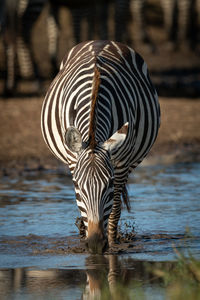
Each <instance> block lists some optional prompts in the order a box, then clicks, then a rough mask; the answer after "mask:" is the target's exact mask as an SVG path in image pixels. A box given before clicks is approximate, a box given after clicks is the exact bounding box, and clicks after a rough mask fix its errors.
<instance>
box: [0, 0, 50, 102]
mask: <svg viewBox="0 0 200 300" xmlns="http://www.w3.org/2000/svg"><path fill="white" fill-rule="evenodd" d="M46 1H47V0H6V1H4V2H3V17H2V19H3V22H2V24H1V25H2V28H1V31H2V36H3V42H4V49H5V56H6V76H5V87H4V94H5V96H11V95H13V94H14V92H15V88H16V84H17V78H16V76H17V74H16V64H17V62H16V61H17V60H16V59H18V65H19V69H20V72H21V74H22V75H23V76H24V77H31V76H33V75H34V76H35V78H36V80H37V83H38V85H39V82H40V79H41V76H40V72H39V68H38V65H37V62H36V58H35V54H34V51H33V48H32V43H31V33H32V29H33V26H34V24H35V22H36V20H37V19H38V18H39V16H40V14H41V12H42V10H43V7H44V5H45V4H46Z"/></svg>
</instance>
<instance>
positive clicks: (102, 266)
mask: <svg viewBox="0 0 200 300" xmlns="http://www.w3.org/2000/svg"><path fill="white" fill-rule="evenodd" d="M199 178H200V164H199V163H193V164H176V165H170V166H142V167H140V168H138V169H137V170H136V171H135V174H134V175H131V177H130V180H129V184H128V191H129V195H130V201H131V212H130V213H128V212H127V211H126V210H125V209H123V211H122V216H121V221H120V231H121V232H122V233H123V234H124V233H126V232H133V230H134V232H135V239H134V241H132V244H133V250H131V251H129V252H127V253H126V252H125V253H123V254H120V253H118V255H114V256H113V255H107V256H105V257H104V256H102V257H101V258H97V257H96V258H95V259H91V257H90V256H89V254H87V253H85V252H84V253H80V251H79V253H69V252H68V253H67V254H66V253H65V251H64V250H65V249H67V247H68V249H69V245H72V246H73V245H75V244H76V243H77V241H78V240H79V237H78V229H77V227H76V225H75V220H76V218H77V217H78V216H79V212H78V209H77V206H76V202H75V195H74V189H73V185H72V181H71V178H70V176H69V175H65V174H64V172H59V173H55V172H41V173H34V172H32V173H31V172H29V173H27V174H25V175H24V176H19V177H18V178H17V177H14V178H11V177H4V178H3V179H2V180H1V183H0V268H1V272H0V291H1V293H2V295H3V296H5V299H7V298H6V297H7V296H8V294H9V293H11V296H13V299H27V297H28V296H30V297H36V298H37V296H38V297H40V298H41V299H43V298H45V299H46V298H48V299H49V298H52V299H55V298H54V296H53V295H55V294H57V293H59V295H60V298H59V299H81V297H82V295H84V293H86V294H87V293H88V290H90V287H89V285H88V284H87V279H88V278H90V282H92V280H94V278H95V276H94V274H92V272H91V271H90V272H89V271H88V270H96V269H98V270H100V271H101V272H103V271H102V270H106V271H105V272H104V273H105V274H106V275H105V274H104V275H105V276H108V274H109V272H110V268H111V265H114V266H115V268H116V269H117V270H118V271H119V273H120V272H122V273H123V272H125V273H127V272H128V274H129V278H132V279H134V280H139V281H140V282H141V281H142V280H143V279H142V278H143V277H142V276H143V272H142V270H143V267H142V264H143V262H144V261H149V262H151V263H152V264H153V263H155V264H156V263H158V262H161V261H162V262H163V263H166V264H167V263H168V264H169V263H172V261H173V260H175V259H176V257H175V254H174V250H173V247H174V246H176V247H177V248H178V249H179V250H180V251H183V252H185V253H187V252H188V251H191V252H192V253H193V254H194V255H195V256H197V257H200V229H199V228H200V201H199V199H200V184H199ZM131 246H132V245H131ZM41 249H42V250H41ZM63 249H64V250H63ZM40 250H41V251H40ZM45 250H48V251H46V252H45ZM50 250H51V251H50ZM58 250H60V252H59V251H58ZM62 251H63V252H62ZM113 257H114V258H113ZM113 261H114V263H113ZM133 270H135V272H134V271H133ZM100 271H98V272H97V273H99V272H100ZM136 271H137V272H136ZM101 272H100V273H101ZM100 273H99V274H100ZM136 273H137V275H136ZM88 274H89V275H88ZM92 278H93V279H92ZM101 278H102V276H101ZM97 279H98V278H97ZM97 279H96V280H97ZM13 280H14V281H13ZM88 280H89V279H88ZM97 282H98V280H97ZM99 284H100V283H99ZM123 284H124V283H123ZM127 284H128V283H127ZM2 286H4V287H8V289H7V288H6V289H3V290H4V294H3V292H2ZM10 286H12V288H11V289H10V288H9V287H10ZM36 286H39V288H37V289H36ZM100 286H101V284H100ZM85 289H86V290H85ZM99 290H101V289H99ZM144 290H145V291H147V293H148V294H149V291H150V290H151V292H150V294H149V295H152V299H163V292H162V289H161V287H160V286H159V284H158V283H157V282H154V284H152V283H151V284H147V283H146V285H145V289H144ZM9 291H10V292H9ZM0 295H1V294H0ZM155 295H156V297H157V296H159V297H158V298H155ZM50 296H51V297H50ZM28 299H29V298H28ZM30 299H32V298H30ZM148 299H151V298H148Z"/></svg>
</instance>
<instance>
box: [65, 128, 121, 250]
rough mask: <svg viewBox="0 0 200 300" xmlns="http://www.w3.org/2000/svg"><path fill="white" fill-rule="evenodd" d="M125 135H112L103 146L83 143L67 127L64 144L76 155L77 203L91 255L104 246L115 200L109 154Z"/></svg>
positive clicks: (74, 175)
mask: <svg viewBox="0 0 200 300" xmlns="http://www.w3.org/2000/svg"><path fill="white" fill-rule="evenodd" d="M125 137H126V135H125V134H124V133H119V132H117V133H115V134H114V135H113V136H112V137H111V138H110V139H108V140H107V141H106V142H104V143H96V144H95V145H93V146H91V143H89V142H88V143H84V142H82V138H81V134H80V132H79V131H78V129H76V128H75V127H69V128H68V130H67V132H66V136H65V140H66V144H67V146H68V148H69V149H70V150H71V151H73V152H76V153H77V163H76V167H75V169H74V171H73V182H74V186H75V191H76V200H77V205H78V207H79V210H80V212H81V216H82V218H83V221H84V225H85V229H86V244H87V246H88V248H89V251H90V252H92V253H99V254H100V253H102V252H103V251H104V250H105V249H106V246H107V224H108V218H109V215H110V213H111V210H112V206H113V198H114V167H113V162H112V159H111V156H112V151H113V150H114V149H115V150H116V149H117V148H118V147H119V146H120V145H121V144H122V142H123V141H124V139H125Z"/></svg>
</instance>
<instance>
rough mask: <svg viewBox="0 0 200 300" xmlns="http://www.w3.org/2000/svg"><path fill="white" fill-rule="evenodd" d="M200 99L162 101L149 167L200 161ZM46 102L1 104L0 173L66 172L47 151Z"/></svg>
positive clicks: (26, 101) (31, 100)
mask: <svg viewBox="0 0 200 300" xmlns="http://www.w3.org/2000/svg"><path fill="white" fill-rule="evenodd" d="M199 100H200V99H182V98H160V105H161V113H162V123H161V128H160V131H159V135H158V138H157V141H156V143H155V145H154V146H153V148H152V151H151V152H150V154H149V155H148V157H147V159H146V161H145V163H148V164H155V163H174V162H193V161H200V152H199V146H200V133H199V128H200V118H199V106H200V102H199ZM42 102H43V98H22V99H19V98H16V99H8V100H1V101H0V136H1V147H0V170H1V171H0V172H1V174H2V175H9V174H11V173H12V174H14V173H15V172H17V174H19V173H20V172H24V171H27V172H28V171H30V170H38V171H41V170H46V169H58V168H63V164H62V163H60V162H59V161H58V160H57V159H55V158H54V156H53V155H52V154H51V152H50V151H49V150H48V149H47V147H46V145H45V143H44V141H43V138H42V134H41V130H40V112H41V107H42Z"/></svg>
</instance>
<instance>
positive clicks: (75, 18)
mask: <svg viewBox="0 0 200 300" xmlns="http://www.w3.org/2000/svg"><path fill="white" fill-rule="evenodd" d="M71 14H72V28H73V33H74V41H75V44H79V43H80V42H81V41H82V39H81V27H82V26H81V23H82V20H83V18H84V17H85V16H86V10H85V9H84V8H82V7H77V8H72V9H71Z"/></svg>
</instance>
